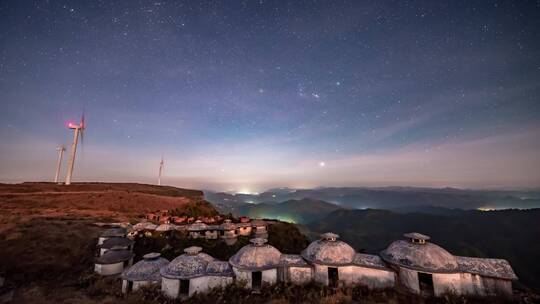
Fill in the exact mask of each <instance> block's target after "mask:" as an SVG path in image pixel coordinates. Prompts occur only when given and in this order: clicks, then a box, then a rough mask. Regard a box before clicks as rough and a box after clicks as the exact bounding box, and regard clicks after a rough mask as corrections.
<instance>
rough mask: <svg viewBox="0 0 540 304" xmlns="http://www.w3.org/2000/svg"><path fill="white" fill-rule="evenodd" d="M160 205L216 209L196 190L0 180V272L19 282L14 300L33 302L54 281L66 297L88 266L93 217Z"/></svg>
mask: <svg viewBox="0 0 540 304" xmlns="http://www.w3.org/2000/svg"><path fill="white" fill-rule="evenodd" d="M163 209H167V210H173V209H176V210H177V211H179V212H180V213H181V212H183V211H184V212H188V213H190V214H195V213H196V214H197V215H202V216H205V215H214V214H217V211H216V210H215V209H214V208H213V207H212V206H211V205H210V204H209V203H208V202H206V201H205V200H204V197H203V193H202V192H201V191H197V190H188V189H180V188H175V187H167V186H154V185H143V184H129V183H76V184H72V185H70V186H65V185H57V184H53V183H22V184H0V248H2V249H1V250H0V275H1V274H3V275H5V276H6V277H7V278H8V280H7V283H8V284H11V285H13V286H15V287H23V289H18V290H19V295H20V296H22V297H21V298H18V300H19V301H20V302H29V303H34V302H35V300H36V299H39V298H41V295H44V293H45V294H46V293H47V292H49V288H48V286H54V289H57V288H58V287H59V284H60V285H61V284H67V286H63V287H62V288H60V290H62V291H61V293H63V294H65V295H66V296H67V297H69V295H71V292H70V290H71V289H72V288H73V286H76V284H77V282H78V280H79V277H80V275H81V273H83V272H85V271H88V270H89V269H92V268H91V267H92V263H93V258H94V251H95V244H96V239H97V236H98V235H99V234H100V233H101V231H102V230H103V228H100V227H97V226H95V225H93V224H94V223H95V222H119V221H133V220H134V219H135V218H136V217H139V216H142V215H144V214H145V213H147V212H149V211H155V210H163ZM59 293H60V291H59ZM36 294H37V295H36ZM73 297H74V298H76V299H78V300H79V299H80V297H81V295H80V294H73ZM45 302H47V301H45ZM51 302H55V301H51Z"/></svg>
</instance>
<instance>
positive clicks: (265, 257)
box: [229, 238, 281, 270]
mask: <svg viewBox="0 0 540 304" xmlns="http://www.w3.org/2000/svg"><path fill="white" fill-rule="evenodd" d="M250 242H251V243H252V244H250V245H247V246H244V247H242V248H241V249H240V250H238V252H237V253H236V254H235V255H233V256H232V257H231V258H230V259H229V263H231V265H232V266H234V267H237V268H241V269H250V270H255V269H267V268H274V267H277V266H279V265H280V260H281V252H279V250H277V249H276V248H275V247H274V246H271V245H268V244H266V239H262V238H254V239H251V240H250Z"/></svg>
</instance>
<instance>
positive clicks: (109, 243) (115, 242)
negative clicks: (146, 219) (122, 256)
mask: <svg viewBox="0 0 540 304" xmlns="http://www.w3.org/2000/svg"><path fill="white" fill-rule="evenodd" d="M115 247H116V248H120V249H125V250H129V251H133V241H132V240H130V239H128V238H126V237H112V238H109V239H106V240H105V241H104V242H103V244H101V246H100V248H99V255H100V256H102V255H103V254H105V252H107V251H109V250H111V249H112V248H115Z"/></svg>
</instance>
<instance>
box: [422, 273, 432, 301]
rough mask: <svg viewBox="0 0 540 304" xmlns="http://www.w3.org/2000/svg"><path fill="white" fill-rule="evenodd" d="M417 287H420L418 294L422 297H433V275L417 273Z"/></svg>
mask: <svg viewBox="0 0 540 304" xmlns="http://www.w3.org/2000/svg"><path fill="white" fill-rule="evenodd" d="M418 285H419V287H420V294H422V295H424V296H433V294H434V293H435V292H434V290H433V275H431V274H430V273H423V272H419V273H418Z"/></svg>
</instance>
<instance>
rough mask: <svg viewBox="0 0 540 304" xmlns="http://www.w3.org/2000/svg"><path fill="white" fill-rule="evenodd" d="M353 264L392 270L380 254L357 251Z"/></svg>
mask: <svg viewBox="0 0 540 304" xmlns="http://www.w3.org/2000/svg"><path fill="white" fill-rule="evenodd" d="M353 264H354V265H356V266H362V267H369V268H377V269H384V270H390V269H389V268H388V267H386V265H385V264H384V262H383V260H382V259H381V258H380V257H379V256H378V255H373V254H363V253H357V254H356V255H355V256H354V261H353Z"/></svg>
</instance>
